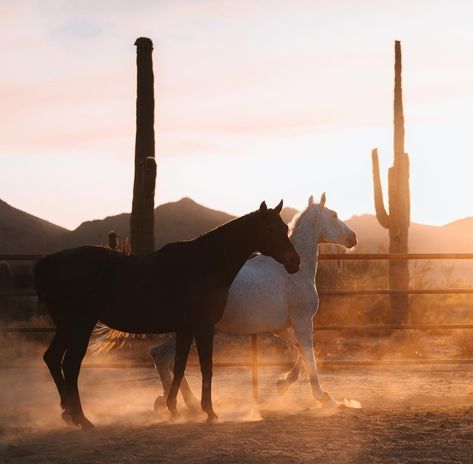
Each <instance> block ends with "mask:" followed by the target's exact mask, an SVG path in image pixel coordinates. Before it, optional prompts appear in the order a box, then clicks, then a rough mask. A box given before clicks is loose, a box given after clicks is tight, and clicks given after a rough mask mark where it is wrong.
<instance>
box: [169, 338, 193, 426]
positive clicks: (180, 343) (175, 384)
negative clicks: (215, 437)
mask: <svg viewBox="0 0 473 464" xmlns="http://www.w3.org/2000/svg"><path fill="white" fill-rule="evenodd" d="M193 338H194V336H193V334H192V332H191V331H190V330H184V331H180V332H177V333H176V358H175V361H174V378H173V379H172V384H171V388H170V390H169V395H168V397H167V400H166V404H167V407H168V409H169V411H171V414H172V415H173V416H174V417H176V416H179V413H178V412H177V408H176V405H177V393H178V392H179V387H180V385H181V380H182V377H184V372H185V370H186V365H187V358H188V356H189V350H190V347H191V344H192V339H193Z"/></svg>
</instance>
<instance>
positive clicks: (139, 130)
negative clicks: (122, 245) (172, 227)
mask: <svg viewBox="0 0 473 464" xmlns="http://www.w3.org/2000/svg"><path fill="white" fill-rule="evenodd" d="M135 45H136V66H137V98H136V141H135V178H134V184H133V204H132V210H131V219H130V242H131V249H132V251H133V252H134V253H150V252H151V251H153V249H154V192H155V186H156V160H155V152H154V150H155V145H154V75H153V58H152V52H153V43H152V42H151V40H150V39H147V38H144V37H140V38H139V39H137V40H136V42H135Z"/></svg>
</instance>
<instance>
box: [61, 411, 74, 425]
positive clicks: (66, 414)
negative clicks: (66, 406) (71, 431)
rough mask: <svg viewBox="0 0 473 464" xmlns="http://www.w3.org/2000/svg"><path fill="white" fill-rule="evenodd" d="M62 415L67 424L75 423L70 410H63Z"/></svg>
mask: <svg viewBox="0 0 473 464" xmlns="http://www.w3.org/2000/svg"><path fill="white" fill-rule="evenodd" d="M61 417H62V420H63V421H64V422H65V423H66V424H69V425H73V424H74V423H73V422H72V416H71V414H70V413H69V412H67V411H63V412H61Z"/></svg>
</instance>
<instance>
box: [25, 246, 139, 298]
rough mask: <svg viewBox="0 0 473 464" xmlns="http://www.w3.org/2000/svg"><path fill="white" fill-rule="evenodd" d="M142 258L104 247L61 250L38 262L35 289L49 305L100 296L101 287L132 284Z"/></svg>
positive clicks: (121, 286)
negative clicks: (131, 279) (98, 294)
mask: <svg viewBox="0 0 473 464" xmlns="http://www.w3.org/2000/svg"><path fill="white" fill-rule="evenodd" d="M137 261H140V263H138V262H137ZM141 261H142V259H140V258H136V257H134V258H132V257H129V256H126V255H125V254H123V253H119V252H116V251H112V250H109V249H106V248H102V247H93V246H87V247H78V248H71V249H67V250H62V251H59V252H57V253H54V254H51V255H48V256H46V257H45V258H42V259H41V260H39V261H38V262H37V264H36V266H35V270H34V274H35V285H36V291H37V293H38V296H39V298H40V300H42V301H44V302H45V303H46V305H48V303H50V304H56V305H57V304H73V303H80V304H82V303H84V302H86V301H87V300H89V299H91V298H93V297H94V296H95V297H97V291H98V289H104V287H110V288H109V290H110V291H113V290H114V288H115V289H120V288H121V289H123V288H124V286H125V285H126V284H128V285H129V284H130V280H129V279H130V278H133V277H134V278H135V279H136V272H135V271H136V270H137V268H138V267H140V266H139V264H141Z"/></svg>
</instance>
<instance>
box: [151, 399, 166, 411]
mask: <svg viewBox="0 0 473 464" xmlns="http://www.w3.org/2000/svg"><path fill="white" fill-rule="evenodd" d="M163 409H166V400H165V399H164V396H158V397H157V398H156V399H155V400H154V410H155V411H156V412H158V411H162V410H163Z"/></svg>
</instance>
